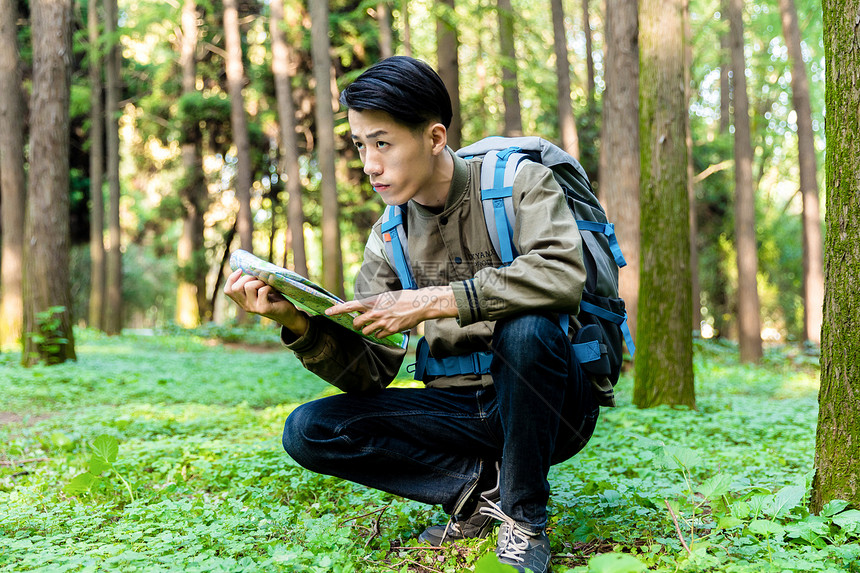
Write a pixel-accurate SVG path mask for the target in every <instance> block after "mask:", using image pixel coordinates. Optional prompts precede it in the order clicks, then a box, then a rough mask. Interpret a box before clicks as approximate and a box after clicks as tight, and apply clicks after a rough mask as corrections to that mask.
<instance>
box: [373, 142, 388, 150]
mask: <svg viewBox="0 0 860 573" xmlns="http://www.w3.org/2000/svg"><path fill="white" fill-rule="evenodd" d="M376 147H378V148H379V149H382V148H383V147H388V143H387V142H385V141H377V142H376Z"/></svg>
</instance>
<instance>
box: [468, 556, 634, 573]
mask: <svg viewBox="0 0 860 573" xmlns="http://www.w3.org/2000/svg"><path fill="white" fill-rule="evenodd" d="M645 569H647V567H646V566H645V564H644V563H642V562H641V561H639V560H638V559H636V558H635V557H633V556H632V555H627V554H626V553H603V554H601V555H595V556H594V557H592V558H591V559H589V560H588V573H640V571H645ZM476 573H477V570H476Z"/></svg>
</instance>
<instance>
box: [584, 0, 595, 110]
mask: <svg viewBox="0 0 860 573" xmlns="http://www.w3.org/2000/svg"><path fill="white" fill-rule="evenodd" d="M582 31H583V32H584V33H585V68H586V71H587V73H588V83H587V84H586V87H587V88H588V93H587V96H588V108H589V109H591V108H593V107H594V54H593V53H592V50H593V49H594V48H593V46H592V34H591V16H590V11H589V9H588V0H582Z"/></svg>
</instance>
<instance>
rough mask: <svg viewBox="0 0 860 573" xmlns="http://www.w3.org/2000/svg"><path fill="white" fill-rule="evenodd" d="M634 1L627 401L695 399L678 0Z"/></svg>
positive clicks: (693, 401) (689, 401)
mask: <svg viewBox="0 0 860 573" xmlns="http://www.w3.org/2000/svg"><path fill="white" fill-rule="evenodd" d="M640 6H641V12H640V14H641V20H640V26H641V28H640V35H639V38H640V50H641V52H640V60H639V61H640V98H639V117H640V124H639V125H640V136H639V140H640V142H641V145H642V150H641V157H642V160H641V166H642V167H641V168H642V255H641V265H642V267H641V282H640V286H639V317H638V326H637V336H638V340H637V354H636V382H635V387H634V391H633V403H634V404H636V405H637V406H639V407H640V408H650V407H653V406H657V405H659V404H678V405H685V406H690V407H695V405H696V399H695V391H694V387H693V340H692V331H691V329H690V313H691V312H692V310H691V291H690V227H689V219H688V213H689V204H688V199H687V181H686V180H687V148H686V145H685V143H684V140H685V137H686V130H685V119H684V118H685V116H686V115H687V102H686V90H685V89H684V59H685V58H684V49H685V45H686V42H685V33H684V24H683V5H682V0H643V1H642V2H640Z"/></svg>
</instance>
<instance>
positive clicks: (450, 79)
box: [436, 0, 463, 149]
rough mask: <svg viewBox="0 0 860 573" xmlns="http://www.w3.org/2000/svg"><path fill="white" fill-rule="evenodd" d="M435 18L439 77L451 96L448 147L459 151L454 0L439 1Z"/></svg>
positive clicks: (457, 67)
mask: <svg viewBox="0 0 860 573" xmlns="http://www.w3.org/2000/svg"><path fill="white" fill-rule="evenodd" d="M437 6H438V10H439V11H438V12H437V16H436V54H437V56H438V58H439V67H438V68H439V69H438V71H439V77H440V78H442V81H443V82H444V83H445V87H447V88H448V95H450V96H451V111H452V117H451V127H449V128H448V145H450V146H451V147H452V148H453V149H459V148H460V146H461V141H462V131H463V121H462V119H461V118H460V63H459V60H458V59H457V49H458V48H459V46H460V40H459V39H458V38H457V27H456V25H455V22H454V20H455V17H456V15H455V14H454V0H440V1H439V2H438V3H437Z"/></svg>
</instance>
